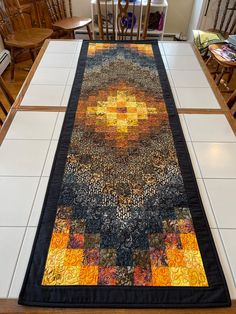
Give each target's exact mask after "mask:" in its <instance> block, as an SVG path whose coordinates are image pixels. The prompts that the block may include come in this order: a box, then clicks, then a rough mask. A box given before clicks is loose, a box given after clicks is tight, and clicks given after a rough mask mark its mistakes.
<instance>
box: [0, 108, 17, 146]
mask: <svg viewBox="0 0 236 314" xmlns="http://www.w3.org/2000/svg"><path fill="white" fill-rule="evenodd" d="M16 112H17V110H15V109H13V108H12V109H11V110H10V112H9V113H8V116H7V119H6V120H5V123H4V124H3V126H2V127H1V128H0V146H1V144H2V142H3V140H4V138H5V136H6V134H7V131H8V129H9V128H10V125H11V123H12V120H13V118H14V116H15V114H16Z"/></svg>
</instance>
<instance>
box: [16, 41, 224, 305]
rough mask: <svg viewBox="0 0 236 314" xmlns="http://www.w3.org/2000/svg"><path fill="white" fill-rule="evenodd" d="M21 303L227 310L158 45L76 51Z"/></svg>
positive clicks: (125, 44) (105, 46) (219, 271)
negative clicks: (69, 94) (222, 308)
mask: <svg viewBox="0 0 236 314" xmlns="http://www.w3.org/2000/svg"><path fill="white" fill-rule="evenodd" d="M19 303H20V304H26V305H40V306H63V307H66V306H69V307H203V306H227V305H230V298H229V294H228V290H227V286H226V283H225V279H224V275H223V272H222V269H221V266H220V263H219V259H218V256H217V253H216V249H215V246H214V243H213V240H212V236H211V233H210V229H209V226H208V222H207V219H206V215H205V212H204V209H203V207H202V203H201V200H200V196H199V192H198V187H197V184H196V179H195V177H194V172H193V169H192V165H191V161H190V158H189V154H188V150H187V147H186V143H185V140H184V136H183V133H182V129H181V126H180V122H179V118H178V114H177V110H176V107H175V104H174V100H173V97H172V93H171V89H170V86H169V83H168V79H167V75H166V72H165V69H164V66H163V62H162V59H161V55H160V51H159V47H158V43H157V42H139V43H138V42H132V43H131V42H111V43H103V42H90V43H89V42H86V41H85V42H84V43H83V45H82V50H81V53H80V58H79V61H78V67H77V72H76V75H75V80H74V83H73V88H72V92H71V96H70V101H69V105H68V109H67V113H66V117H65V121H64V125H63V128H62V133H61V137H60V141H59V144H58V148H57V152H56V156H55V159H54V165H53V168H52V172H51V176H50V181H49V185H48V189H47V193H46V197H45V202H44V206H43V210H42V214H41V218H40V222H39V226H38V230H37V234H36V238H35V242H34V246H33V250H32V254H31V258H30V262H29V266H28V269H27V273H26V276H25V281H24V284H23V287H22V291H21V294H20V297H19Z"/></svg>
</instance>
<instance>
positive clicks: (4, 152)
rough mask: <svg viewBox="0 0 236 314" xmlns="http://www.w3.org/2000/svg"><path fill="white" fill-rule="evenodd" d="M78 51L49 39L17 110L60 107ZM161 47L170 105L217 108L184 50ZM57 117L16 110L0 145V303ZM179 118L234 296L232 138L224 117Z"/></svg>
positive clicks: (15, 266)
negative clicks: (170, 91) (172, 99)
mask: <svg viewBox="0 0 236 314" xmlns="http://www.w3.org/2000/svg"><path fill="white" fill-rule="evenodd" d="M80 48H81V42H80V41H52V42H50V44H49V46H48V48H47V50H46V52H45V57H44V58H43V60H42V62H41V63H40V64H39V68H38V70H37V71H36V74H35V75H34V78H33V80H32V82H31V85H30V87H29V89H28V91H27V92H26V95H25V97H24V99H23V102H22V105H27V106H42V105H45V106H67V103H68V100H69V96H70V91H71V84H72V82H73V74H74V68H75V66H76V64H77V60H78V56H79V52H80ZM160 49H161V53H162V54H163V56H165V58H166V59H165V66H166V67H167V72H168V77H169V80H170V85H171V88H172V90H173V93H174V97H175V99H176V102H177V105H178V106H179V107H181V108H206V109H209V108H219V104H218V103H217V100H216V98H215V96H214V95H213V93H212V91H211V89H210V86H209V84H208V81H207V79H206V77H205V75H204V73H203V72H202V70H201V68H200V67H199V66H198V63H197V59H196V57H195V56H194V53H193V50H192V48H191V45H189V44H186V43H173V42H166V43H161V44H160ZM64 55H66V56H67V57H68V60H65V59H66V58H64ZM186 57H187V59H186ZM184 58H185V60H188V62H183V60H184ZM186 64H188V66H187V67H186ZM64 116H65V114H64V113H61V112H60V113H43V112H42V113H41V112H40V113H39V112H37V113H36V112H18V113H17V114H16V116H15V118H14V120H13V123H12V125H11V127H10V129H9V131H8V133H7V136H6V139H5V140H4V142H3V144H2V145H1V147H0V198H1V208H0V252H1V258H0V278H1V280H0V298H6V297H9V298H17V297H18V294H19V290H20V287H21V284H22V281H23V277H24V272H25V269H26V266H27V263H28V258H29V254H30V251H31V247H32V243H33V238H34V235H35V231H36V227H37V224H38V220H39V216H40V212H41V209H42V205H43V200H44V195H45V192H46V188H47V184H48V179H49V175H50V170H51V165H52V161H53V157H54V153H55V150H56V146H57V143H58V139H59V135H60V130H61V126H62V123H63V119H64ZM180 121H181V124H182V127H183V131H184V135H185V138H186V141H187V146H188V149H189V153H190V156H191V159H192V163H193V167H194V171H195V174H196V178H197V182H198V186H199V190H200V194H201V197H202V201H203V204H204V207H205V210H206V214H207V217H208V220H209V224H210V227H211V229H212V233H213V237H214V239H215V243H216V246H217V250H218V253H219V257H220V260H221V263H222V266H223V269H224V272H225V276H226V279H227V282H228V286H229V289H230V294H231V297H232V298H233V299H236V246H235V243H236V242H235V241H234V239H235V237H236V209H235V205H234V204H235V198H234V193H235V191H236V163H235V160H236V138H235V135H234V134H233V132H232V131H231V129H230V126H229V125H228V122H227V120H226V119H225V117H224V116H223V115H187V114H184V115H180ZM13 195H14V198H13V197H12V196H13Z"/></svg>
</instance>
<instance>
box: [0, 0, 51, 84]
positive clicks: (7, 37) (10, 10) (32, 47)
mask: <svg viewBox="0 0 236 314" xmlns="http://www.w3.org/2000/svg"><path fill="white" fill-rule="evenodd" d="M0 34H1V35H2V38H3V41H4V44H5V47H6V48H7V49H9V50H10V51H11V79H12V80H13V79H14V71H15V63H16V57H17V56H18V55H19V54H20V53H22V52H23V51H25V50H26V49H27V50H28V51H29V52H30V55H31V58H32V60H33V61H34V60H35V52H36V50H37V49H39V48H40V47H41V46H42V44H43V42H44V41H45V39H47V38H49V37H50V36H51V35H52V34H53V31H52V30H51V29H44V28H32V27H31V28H29V27H27V26H26V23H25V18H24V14H23V12H22V9H21V6H20V4H19V2H18V0H4V4H3V2H1V4H0Z"/></svg>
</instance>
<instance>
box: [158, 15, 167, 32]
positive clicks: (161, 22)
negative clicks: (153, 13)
mask: <svg viewBox="0 0 236 314" xmlns="http://www.w3.org/2000/svg"><path fill="white" fill-rule="evenodd" d="M164 21H165V14H164V12H161V17H160V21H159V24H158V28H157V29H158V31H162V30H163V27H164Z"/></svg>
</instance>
